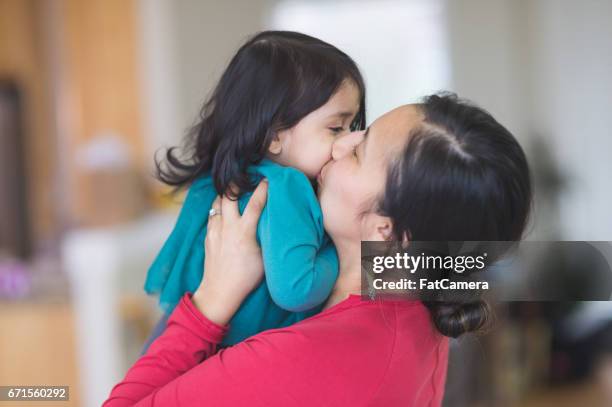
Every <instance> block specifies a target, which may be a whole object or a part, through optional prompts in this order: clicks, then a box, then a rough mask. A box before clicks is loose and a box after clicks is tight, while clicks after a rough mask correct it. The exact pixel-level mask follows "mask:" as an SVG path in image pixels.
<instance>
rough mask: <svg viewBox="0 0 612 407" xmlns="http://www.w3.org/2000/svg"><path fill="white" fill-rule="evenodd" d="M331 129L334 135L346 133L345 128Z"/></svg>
mask: <svg viewBox="0 0 612 407" xmlns="http://www.w3.org/2000/svg"><path fill="white" fill-rule="evenodd" d="M329 129H330V130H331V131H332V133H334V134H339V133H342V132H343V131H344V127H330V128H329Z"/></svg>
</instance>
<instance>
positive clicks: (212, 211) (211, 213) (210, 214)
mask: <svg viewBox="0 0 612 407" xmlns="http://www.w3.org/2000/svg"><path fill="white" fill-rule="evenodd" d="M215 215H221V210H220V209H219V210H217V209H215V208H210V210H209V211H208V217H209V218H212V217H213V216H215Z"/></svg>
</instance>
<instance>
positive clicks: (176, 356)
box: [104, 294, 227, 406]
mask: <svg viewBox="0 0 612 407" xmlns="http://www.w3.org/2000/svg"><path fill="white" fill-rule="evenodd" d="M226 331H227V328H226V327H222V326H220V325H217V324H215V323H213V322H211V321H210V320H208V319H207V318H206V317H204V315H202V314H201V313H200V312H199V311H198V309H197V308H196V307H195V306H194V305H193V303H192V302H191V295H190V294H185V295H184V296H183V298H182V299H181V301H180V302H179V305H178V306H177V307H176V309H175V310H174V312H173V313H172V315H171V316H170V318H169V319H168V324H167V327H166V329H165V330H164V333H163V334H162V335H161V336H160V337H159V338H158V339H157V340H155V342H153V343H152V344H151V346H150V348H149V350H148V351H147V353H146V354H145V355H144V356H142V357H141V358H140V359H139V360H138V361H137V362H136V363H135V364H134V365H133V366H132V367H131V368H130V369H129V370H128V372H127V374H126V376H125V378H124V379H123V381H121V382H120V383H119V384H117V385H116V386H115V387H113V389H112V391H111V394H110V396H109V398H108V400H106V402H105V403H104V406H132V405H139V406H140V405H143V406H144V405H146V406H149V405H160V406H161V405H173V403H172V402H171V401H170V400H171V399H168V396H169V395H170V394H171V390H170V389H172V388H176V387H177V386H178V384H179V381H178V380H176V379H177V378H179V377H180V376H181V375H183V374H184V373H185V372H187V371H188V370H191V369H193V367H195V366H196V365H198V364H199V363H201V362H202V361H203V360H205V359H207V358H209V357H210V356H212V355H214V353H215V351H216V348H217V344H218V343H219V342H221V339H223V335H225V333H226ZM162 390H163V391H162Z"/></svg>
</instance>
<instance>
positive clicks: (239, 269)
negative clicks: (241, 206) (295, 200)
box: [192, 180, 268, 325]
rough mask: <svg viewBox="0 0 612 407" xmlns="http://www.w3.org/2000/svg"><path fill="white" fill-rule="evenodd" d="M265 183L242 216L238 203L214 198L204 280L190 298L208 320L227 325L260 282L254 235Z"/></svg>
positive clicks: (264, 181) (257, 249)
mask: <svg viewBox="0 0 612 407" xmlns="http://www.w3.org/2000/svg"><path fill="white" fill-rule="evenodd" d="M267 194H268V182H267V180H263V181H262V182H260V183H259V185H258V186H257V188H256V189H255V191H254V192H253V195H252V196H251V199H250V200H249V203H248V204H247V206H246V208H245V210H244V212H243V214H242V216H240V212H239V211H238V202H237V201H232V200H230V199H228V198H227V197H217V199H215V202H213V208H214V209H215V210H216V211H217V213H219V212H220V213H221V214H217V215H213V216H211V217H210V218H209V219H208V232H207V234H206V241H205V249H206V259H205V261H204V270H205V273H204V277H203V279H202V282H201V283H200V286H199V287H198V289H197V290H196V292H195V293H194V294H193V297H192V301H193V303H194V305H195V306H196V307H197V308H198V309H199V310H200V312H202V313H203V314H204V315H205V316H206V317H207V318H208V319H209V320H211V321H213V322H215V323H217V324H219V325H227V323H228V322H229V321H230V319H231V318H232V316H233V315H234V314H235V313H236V311H237V310H238V308H239V307H240V305H241V304H242V302H243V301H244V299H245V298H246V296H247V295H248V294H249V293H250V292H251V291H252V290H253V289H254V288H255V287H257V285H258V284H259V283H260V282H261V280H262V278H263V261H262V257H261V248H260V247H259V245H258V244H257V240H256V237H255V233H256V230H257V222H258V221H259V216H260V215H261V211H262V210H263V207H264V206H265V204H266V198H267Z"/></svg>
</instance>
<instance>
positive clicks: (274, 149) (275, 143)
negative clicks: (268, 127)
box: [268, 130, 289, 155]
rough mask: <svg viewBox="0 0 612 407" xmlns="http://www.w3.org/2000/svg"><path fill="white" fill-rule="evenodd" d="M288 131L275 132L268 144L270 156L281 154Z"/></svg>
mask: <svg viewBox="0 0 612 407" xmlns="http://www.w3.org/2000/svg"><path fill="white" fill-rule="evenodd" d="M288 131H289V130H282V131H279V132H276V134H275V135H274V138H273V139H272V142H271V143H270V147H268V152H269V153H270V154H272V155H279V154H280V153H282V152H283V139H284V138H285V137H286V135H287V132H288Z"/></svg>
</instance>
